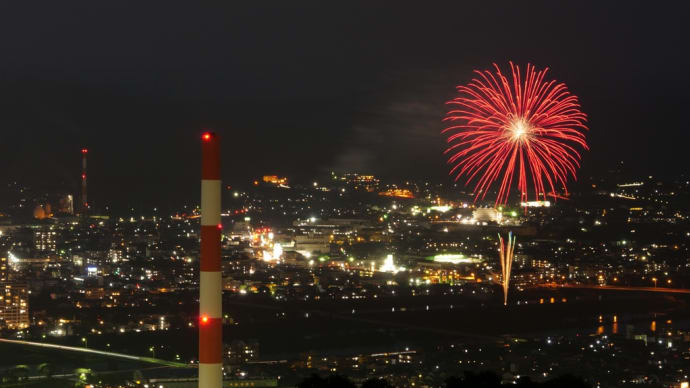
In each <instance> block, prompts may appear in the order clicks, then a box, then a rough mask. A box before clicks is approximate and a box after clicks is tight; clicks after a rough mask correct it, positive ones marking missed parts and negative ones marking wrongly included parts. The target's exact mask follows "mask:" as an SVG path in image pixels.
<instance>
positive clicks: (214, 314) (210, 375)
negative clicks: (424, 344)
mask: <svg viewBox="0 0 690 388" xmlns="http://www.w3.org/2000/svg"><path fill="white" fill-rule="evenodd" d="M220 193H221V191H220V139H219V138H218V135H216V134H215V133H213V132H204V133H203V134H202V135H201V260H200V262H201V263H200V267H201V271H200V274H201V277H200V286H199V288H200V291H199V292H200V296H199V388H221V387H222V385H223V372H222V357H223V326H222V325H223V323H222V310H223V306H222V293H223V291H222V284H221V271H220V232H221V228H222V225H221V223H220Z"/></svg>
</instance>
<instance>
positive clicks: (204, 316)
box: [201, 315, 208, 323]
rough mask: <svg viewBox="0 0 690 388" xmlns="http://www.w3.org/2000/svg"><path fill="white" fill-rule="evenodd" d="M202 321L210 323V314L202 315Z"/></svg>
mask: <svg viewBox="0 0 690 388" xmlns="http://www.w3.org/2000/svg"><path fill="white" fill-rule="evenodd" d="M201 323H208V316H207V315H202V316H201Z"/></svg>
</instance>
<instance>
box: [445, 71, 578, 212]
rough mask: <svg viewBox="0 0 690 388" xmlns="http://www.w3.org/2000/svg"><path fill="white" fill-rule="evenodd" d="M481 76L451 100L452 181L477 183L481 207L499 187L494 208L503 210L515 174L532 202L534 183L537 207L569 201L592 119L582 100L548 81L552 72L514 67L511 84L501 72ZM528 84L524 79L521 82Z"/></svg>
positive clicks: (523, 194)
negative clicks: (563, 197)
mask: <svg viewBox="0 0 690 388" xmlns="http://www.w3.org/2000/svg"><path fill="white" fill-rule="evenodd" d="M494 68H495V72H491V71H488V70H484V71H479V70H475V73H476V75H477V77H476V78H474V79H472V81H470V82H469V83H468V84H467V85H463V86H458V87H457V90H458V92H459V93H460V96H459V97H456V98H454V99H453V100H451V101H448V102H447V103H446V104H447V105H450V106H451V107H452V109H451V110H450V111H449V112H448V113H447V115H446V117H445V118H444V122H450V123H451V124H452V126H450V127H448V128H446V129H444V130H443V131H442V133H444V134H448V148H447V149H446V152H445V153H446V154H449V155H450V156H449V158H448V164H450V165H451V166H452V169H451V170H450V175H455V180H456V181H457V180H458V179H460V178H461V177H462V176H465V177H466V178H467V181H466V184H470V183H471V182H473V181H474V186H475V187H474V191H475V201H476V200H477V199H479V198H481V199H484V198H485V197H486V194H487V193H488V192H489V191H490V190H491V189H492V186H494V184H495V183H496V181H499V182H498V195H497V197H496V205H498V204H501V203H503V204H505V203H506V202H507V201H508V196H509V193H510V190H511V186H512V184H513V180H514V179H513V178H514V176H515V174H517V189H518V190H519V191H520V199H521V200H522V201H526V200H527V199H528V192H527V186H528V180H529V181H531V186H532V188H533V190H534V195H535V197H536V199H537V200H539V199H545V198H546V196H547V195H549V196H558V194H556V189H557V188H559V189H562V190H563V192H564V193H566V194H567V188H566V181H567V178H568V176H572V178H573V179H576V175H575V172H576V170H577V168H579V167H580V153H579V151H578V149H579V148H582V149H588V147H587V143H586V142H585V131H586V130H587V126H586V125H585V122H586V121H587V116H586V115H585V114H584V113H582V112H581V111H580V104H579V103H578V99H577V96H574V95H572V94H570V92H568V88H567V87H566V86H565V84H563V83H557V82H556V81H555V80H551V81H546V80H545V79H544V77H545V76H546V72H547V71H548V68H546V69H544V70H539V71H537V70H535V68H534V65H530V64H528V65H527V69H526V72H525V73H524V75H523V74H521V73H520V68H519V67H518V66H517V65H514V64H513V63H512V62H510V70H511V74H512V79H509V78H508V77H506V76H505V75H504V74H503V73H501V69H500V68H499V67H498V65H496V64H495V63H494ZM523 77H524V78H523Z"/></svg>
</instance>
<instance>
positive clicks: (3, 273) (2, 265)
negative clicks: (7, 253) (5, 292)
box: [0, 257, 9, 282]
mask: <svg viewBox="0 0 690 388" xmlns="http://www.w3.org/2000/svg"><path fill="white" fill-rule="evenodd" d="M8 271H9V267H8V263H7V257H0V282H6V281H7V280H8V279H7V278H8Z"/></svg>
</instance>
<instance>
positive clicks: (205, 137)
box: [201, 132, 211, 141]
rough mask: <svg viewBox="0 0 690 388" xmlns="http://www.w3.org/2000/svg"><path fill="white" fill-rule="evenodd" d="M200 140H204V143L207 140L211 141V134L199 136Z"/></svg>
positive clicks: (206, 133)
mask: <svg viewBox="0 0 690 388" xmlns="http://www.w3.org/2000/svg"><path fill="white" fill-rule="evenodd" d="M201 138H202V139H204V140H206V141H209V140H211V133H210V132H205V133H204V134H203V135H201Z"/></svg>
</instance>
